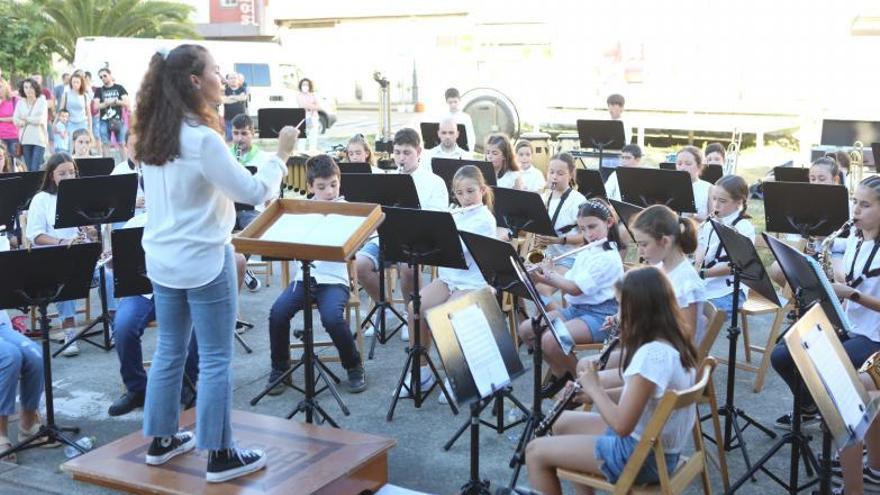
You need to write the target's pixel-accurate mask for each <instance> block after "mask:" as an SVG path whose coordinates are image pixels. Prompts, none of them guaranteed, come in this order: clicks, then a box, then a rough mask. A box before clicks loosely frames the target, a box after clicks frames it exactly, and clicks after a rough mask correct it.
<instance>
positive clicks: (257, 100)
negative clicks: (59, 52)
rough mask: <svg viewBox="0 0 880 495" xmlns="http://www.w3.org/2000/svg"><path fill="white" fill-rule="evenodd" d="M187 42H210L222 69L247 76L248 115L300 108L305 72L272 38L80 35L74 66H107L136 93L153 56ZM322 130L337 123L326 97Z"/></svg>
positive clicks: (91, 68)
mask: <svg viewBox="0 0 880 495" xmlns="http://www.w3.org/2000/svg"><path fill="white" fill-rule="evenodd" d="M184 43H196V44H200V45H202V46H204V47H206V48H207V49H208V50H210V51H211V54H212V55H213V56H214V58H215V59H216V60H217V64H218V65H219V66H220V72H221V74H224V75H225V74H228V73H230V72H239V73H241V74H243V75H244V78H245V82H246V83H247V86H248V90H249V92H250V100H249V101H248V114H249V115H250V116H251V117H252V118H254V119H255V121H256V118H257V111H258V110H259V109H261V108H292V107H297V106H298V105H297V101H296V89H295V88H296V85H297V83H298V82H299V79H300V78H301V77H302V74H301V72H300V70H299V69H298V68H297V66H295V65H293V64H292V63H291V62H290V61H289V60H288V59H287V57H286V56H285V53H284V51H283V50H282V48H281V45H279V44H277V43H272V42H252V41H210V40H198V41H195V40H165V39H150V38H107V37H87V38H79V39H78V40H77V42H76V55H75V57H74V67H75V68H76V69H82V70H86V71H89V72H91V73H92V75H93V77H95V79H94V80H97V73H98V70H100V69H102V68H104V67H107V68H109V69H110V70H111V72H112V73H113V77H114V79H115V80H116V82H117V83H119V84H121V85H122V86H124V87H125V89H126V90H127V91H128V92H129V94H131V95H132V96H131V100H132V102H134V100H135V98H134V95H135V93H136V92H137V90H138V88H139V87H140V85H141V80H142V79H143V77H144V74H145V73H146V71H147V66H148V65H149V62H150V57H152V56H153V54H154V53H156V51H157V50H159V49H162V48H165V49H169V50H170V49H172V48H174V47H176V46H178V45H181V44H184ZM321 106H322V110H321V112H320V114H321V125H322V129H321V130H322V132H323V131H324V130H325V129H327V128H329V127H330V126H332V125H333V123H334V122H336V102H335V100H331V99H328V98H322V101H321Z"/></svg>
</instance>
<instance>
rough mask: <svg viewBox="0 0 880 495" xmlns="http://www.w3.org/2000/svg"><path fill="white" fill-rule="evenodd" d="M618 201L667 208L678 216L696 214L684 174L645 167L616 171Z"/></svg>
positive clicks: (691, 185) (687, 180) (685, 174)
mask: <svg viewBox="0 0 880 495" xmlns="http://www.w3.org/2000/svg"><path fill="white" fill-rule="evenodd" d="M617 183H618V184H619V185H620V199H622V200H623V201H625V202H627V203H632V204H634V205H638V206H642V207H648V206H651V205H655V204H660V205H666V206H668V207H669V208H671V209H672V210H674V211H676V212H678V213H679V214H680V213H696V212H697V207H696V204H695V202H694V186H693V183H692V182H691V175H690V174H689V173H687V172H685V171H684V170H674V171H673V170H660V169H656V168H647V167H618V169H617Z"/></svg>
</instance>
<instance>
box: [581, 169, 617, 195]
mask: <svg viewBox="0 0 880 495" xmlns="http://www.w3.org/2000/svg"><path fill="white" fill-rule="evenodd" d="M603 168H608V167H603ZM611 170H612V171H614V169H611ZM576 174H577V185H578V191H579V192H580V193H581V194H583V195H584V197H585V198H587V199H593V198H602V199H607V198H608V194H607V193H606V192H605V180H604V179H603V178H602V173H601V172H600V171H599V170H585V169H582V168H579V169H577V171H576Z"/></svg>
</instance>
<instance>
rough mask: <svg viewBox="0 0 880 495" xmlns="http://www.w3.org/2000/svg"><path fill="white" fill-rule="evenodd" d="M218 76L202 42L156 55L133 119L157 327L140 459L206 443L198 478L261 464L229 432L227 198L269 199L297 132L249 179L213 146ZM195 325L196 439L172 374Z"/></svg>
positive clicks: (158, 459)
mask: <svg viewBox="0 0 880 495" xmlns="http://www.w3.org/2000/svg"><path fill="white" fill-rule="evenodd" d="M220 83H221V76H220V69H219V66H218V65H217V63H216V61H215V60H214V57H213V56H212V55H211V54H210V53H209V52H208V51H207V50H206V49H205V48H204V47H201V46H199V45H188V44H185V45H180V46H178V47H176V48H174V49H173V50H171V51H170V52H165V51H163V52H160V53H156V54H155V55H153V57H152V58H151V59H150V65H149V69H148V70H147V73H146V74H145V75H144V79H143V82H142V84H141V87H140V90H139V91H138V92H137V94H138V105H137V107H136V108H137V109H136V112H137V115H136V118H135V119H134V120H135V125H134V132H135V134H136V135H137V136H138V140H137V143H136V146H135V149H136V153H135V154H136V155H137V157H138V159H140V160H141V162H142V163H143V175H144V182H145V184H147V187H146V189H145V191H144V192H145V193H146V204H148V205H149V206H150V214H149V217H148V218H147V224H146V226H145V227H144V236H143V241H142V244H143V247H144V254H145V258H146V268H147V273H148V274H149V277H150V280H151V281H152V282H153V297H154V301H155V304H156V320H157V322H158V324H159V331H158V334H157V343H156V351H155V354H154V356H153V361H152V362H153V365H152V366H151V367H150V374H149V378H148V380H147V390H146V402H145V407H144V434H145V435H147V436H150V437H153V441H152V443H151V444H150V446H149V448H148V450H147V455H146V462H147V463H148V464H151V465H158V464H162V463H165V462H167V461H168V460H170V459H171V458H173V457H174V456H176V455H179V454H183V453H186V452H188V451H190V450H192V449H193V448H195V447H196V445H198V447H199V448H201V449H206V450H208V467H207V475H206V478H207V481H208V482H220V481H225V480H229V479H232V478H235V477H238V476H242V475H245V474H247V473H249V472H253V471H255V470H257V469H261V468H262V467H264V466H265V464H266V457H265V454H264V453H263V452H262V451H259V450H247V449H241V448H236V447H235V443H234V439H233V435H232V426H231V422H230V417H231V409H232V376H231V373H230V363H231V360H232V341H233V339H232V333H233V331H234V329H235V320H236V312H237V307H238V301H237V290H236V285H237V284H236V273H235V266H234V255H233V249H232V245H231V243H230V241H231V232H232V227H233V225H234V224H235V207H234V202H236V201H237V202H240V203H247V204H251V205H255V204H259V203H261V202H263V201H265V200H266V199H268V198H269V197H271V196H272V194H273V193H274V192H275V191H276V189H277V185H278V183H279V182H280V181H281V176H282V175H283V174H284V173H286V171H287V167H286V166H285V163H286V162H287V159H288V158H289V156H290V154H291V152H292V151H293V149H294V145H295V144H296V139H297V138H298V135H299V133H298V132H297V131H296V129H295V128H293V127H290V126H287V127H285V128H283V129H281V132H280V133H279V139H278V151H277V155H276V156H275V157H273V158H272V159H271V160H270V161H269V162H267V163H264V164H262V166H260V167H258V171H257V173H256V174H255V175H251V174H250V173H249V172H248V171H247V170H246V169H245V168H244V167H242V166H241V165H239V164H238V163H237V162H236V161H235V158H234V157H233V156H232V155H231V154H230V153H229V149H228V148H227V147H226V144H225V143H224V142H223V136H222V134H221V132H222V131H220V129H221V127H220V122H219V118H218V116H217V112H216V110H215V108H216V106H217V105H219V104H220V102H221V100H222V98H223V90H222V87H221V84H220ZM193 331H194V332H195V333H196V336H197V339H196V340H197V342H198V349H199V359H200V363H199V381H198V396H199V400H198V402H197V404H196V435H195V436H194V435H193V434H192V433H191V432H179V431H178V425H179V422H178V420H179V413H180V411H179V406H178V403H179V398H180V376H181V373H183V365H184V361H185V356H184V353H186V348H187V343H188V342H189V339H190V334H191V332H193Z"/></svg>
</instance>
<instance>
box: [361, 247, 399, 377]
mask: <svg viewBox="0 0 880 495" xmlns="http://www.w3.org/2000/svg"><path fill="white" fill-rule="evenodd" d="M378 264H379V268H378V270H379V300H378V301H376V304H374V305H373V307H372V308H371V309H370V312H369V313H367V317H366V318H364V321H363V322H361V328H364V327H365V326H367V324H368V323H370V322H371V321H372V318H373V315H374V314H377V312H378V315H379V328H376V329H374V330H375V333H374V335H373V340H372V341H371V342H370V353H369V354H368V355H367V359H373V355H374V354H375V352H376V342H377V341H378V342H379V343H380V344H382V345H385V343H386V342H388V339H390V338H391V337H393V336H394V334H396V333H397V332H398V331H400V329H401V328H403V326H404V325H406V319H405V318H404V317H403V316H402V315H401V314H400V313H399V312H398V311H397V310H396V309H394V306H392V305H391V304H390V303H389V302H387V301H386V300H385V257H384V255H383V254H382V241H381V239H380V240H379V263H378ZM386 311H391V312H392V313H394V315H395V316H397V319H398V320H400V322H401V323H400V324H399V325H397V326H396V327H395V328H394V330H392V331H391V333H387V332H386V330H387V321H386V316H387V315H386V314H385V312H386Z"/></svg>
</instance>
